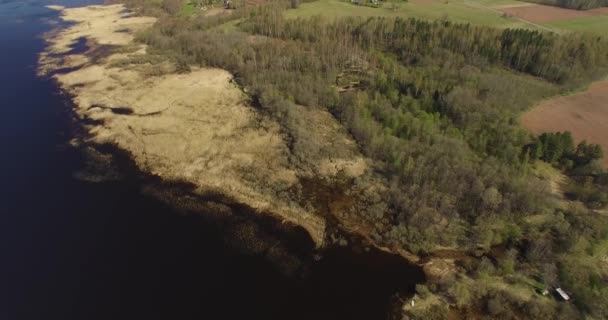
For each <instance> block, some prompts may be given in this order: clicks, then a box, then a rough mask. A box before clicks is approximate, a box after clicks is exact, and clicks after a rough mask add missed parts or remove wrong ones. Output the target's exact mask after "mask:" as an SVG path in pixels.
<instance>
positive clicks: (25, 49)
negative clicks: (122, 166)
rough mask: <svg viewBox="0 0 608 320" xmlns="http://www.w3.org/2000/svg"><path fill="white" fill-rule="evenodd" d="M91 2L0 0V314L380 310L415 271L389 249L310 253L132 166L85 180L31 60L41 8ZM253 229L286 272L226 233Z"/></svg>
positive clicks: (180, 315)
mask: <svg viewBox="0 0 608 320" xmlns="http://www.w3.org/2000/svg"><path fill="white" fill-rule="evenodd" d="M97 2H99V1H93V0H88V1H87V0H56V1H51V0H29V1H23V0H0V48H1V50H0V52H1V53H0V85H1V86H2V88H1V90H0V137H1V138H0V143H1V145H0V148H1V150H2V156H1V157H0V172H1V174H0V199H1V203H0V257H1V259H0V288H1V290H0V319H5V320H13V319H15V320H17V319H19V320H21V319H45V320H46V319H62V320H69V319H78V320H88V319H146V320H149V319H245V318H246V319H386V318H387V312H388V308H389V305H390V304H389V302H390V300H391V297H393V296H394V294H395V293H399V294H401V295H407V294H410V293H412V292H413V289H414V286H415V283H419V282H421V281H422V280H423V278H424V277H423V275H422V272H421V270H420V269H419V268H417V267H415V266H412V265H409V264H407V263H406V262H405V261H404V260H402V259H400V258H398V257H395V256H391V255H387V254H384V253H381V252H379V251H375V250H371V251H365V250H360V251H358V250H352V249H350V248H334V249H329V250H327V251H325V252H322V253H320V255H321V256H322V259H320V260H319V261H315V260H317V259H313V256H314V255H315V254H318V253H316V252H313V251H312V245H311V243H310V240H309V239H307V237H306V236H303V235H302V233H301V232H298V230H297V229H294V230H277V229H276V228H273V227H272V226H271V225H270V226H268V225H266V224H267V223H264V222H263V221H262V222H260V221H256V219H250V218H248V216H247V215H246V214H243V215H239V212H238V208H233V210H237V212H234V214H235V215H236V216H237V218H235V219H233V220H222V221H221V222H211V220H210V219H209V218H208V217H205V216H204V215H201V214H195V213H189V212H184V211H183V210H180V211H178V210H176V209H173V208H171V207H169V206H168V205H166V204H165V203H164V202H161V201H159V200H157V199H156V198H154V197H151V196H147V195H146V194H147V193H145V192H142V190H143V189H145V187H146V185H149V184H150V183H151V182H150V180H149V179H145V178H142V177H141V176H140V175H137V174H132V173H129V174H125V175H122V177H121V178H120V179H105V180H102V181H96V182H92V181H91V180H95V179H84V178H83V174H82V172H86V171H87V170H89V169H87V163H86V162H85V159H84V157H83V153H82V152H81V150H77V149H75V148H72V147H70V146H69V140H70V139H71V137H72V136H73V135H74V131H75V127H77V126H75V125H74V123H73V121H72V119H71V118H72V115H71V113H70V102H69V98H68V97H66V96H64V95H62V94H61V93H60V92H59V91H58V89H57V87H56V85H55V84H54V83H53V82H52V81H51V80H50V79H41V78H38V77H36V63H37V55H38V53H39V52H40V51H41V50H42V49H43V46H44V42H43V40H42V38H41V35H42V34H43V33H44V32H46V31H48V30H50V29H51V28H53V27H56V26H57V25H56V23H57V21H58V19H57V13H56V12H53V11H51V10H49V9H46V8H44V6H45V5H47V4H60V5H65V6H81V5H88V4H94V3H97ZM250 220H251V221H250ZM251 225H254V226H255V228H254V229H256V228H257V229H256V230H258V229H259V230H262V231H260V232H261V233H266V234H267V238H270V239H274V240H276V241H278V243H280V244H281V246H282V247H284V248H288V249H290V250H293V252H291V253H289V254H288V255H287V256H288V257H295V258H294V259H295V260H296V261H297V263H296V266H297V268H295V269H293V270H291V271H290V272H285V270H284V269H282V267H281V266H280V265H281V264H282V263H283V262H284V261H277V259H276V258H275V259H269V254H268V251H269V250H271V249H273V248H274V247H271V248H269V249H267V250H263V252H259V251H255V250H244V249H243V246H239V245H238V242H239V239H234V238H231V237H232V236H233V235H234V234H235V233H234V230H235V229H238V228H239V227H241V226H244V227H249V226H251ZM235 243H236V244H235ZM244 247H247V246H246V245H245V246H244ZM270 256H272V255H270ZM273 257H277V256H276V255H274V256H273ZM279 257H280V256H279ZM317 258H318V257H317Z"/></svg>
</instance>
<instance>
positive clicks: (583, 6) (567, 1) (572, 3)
mask: <svg viewBox="0 0 608 320" xmlns="http://www.w3.org/2000/svg"><path fill="white" fill-rule="evenodd" d="M525 1H527V2H533V3H540V4H546V5H549V6H556V7H562V8H568V9H576V10H590V9H595V8H601V7H608V0H525Z"/></svg>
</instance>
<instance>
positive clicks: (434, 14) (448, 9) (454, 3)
mask: <svg viewBox="0 0 608 320" xmlns="http://www.w3.org/2000/svg"><path fill="white" fill-rule="evenodd" d="M484 1H487V2H498V1H499V2H501V3H507V2H508V3H511V2H514V1H510V0H484ZM287 15H288V17H292V18H293V17H308V16H314V15H321V16H329V17H342V16H361V17H370V16H383V17H418V18H424V19H431V20H436V19H448V20H450V21H454V22H463V23H472V24H478V25H487V26H494V27H501V28H516V27H522V28H523V27H528V28H530V27H531V26H528V25H526V24H525V23H523V22H520V21H517V20H513V19H509V18H504V17H502V16H501V15H500V14H499V13H497V12H493V11H491V10H488V9H485V8H482V7H479V6H475V5H472V4H471V3H470V2H469V1H464V0H449V1H440V0H438V1H434V2H431V3H415V2H392V3H384V4H383V5H382V7H380V8H372V7H366V6H357V5H354V4H351V3H350V2H345V1H340V0H319V1H315V2H309V3H304V4H302V5H301V6H300V8H298V9H296V10H290V11H289V12H288V14H287ZM532 28H533V27H532Z"/></svg>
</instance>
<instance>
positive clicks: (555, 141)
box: [529, 131, 604, 170]
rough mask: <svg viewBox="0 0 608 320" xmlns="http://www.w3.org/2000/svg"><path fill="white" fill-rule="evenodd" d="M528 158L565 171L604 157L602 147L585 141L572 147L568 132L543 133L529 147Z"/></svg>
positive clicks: (572, 140) (572, 143)
mask: <svg viewBox="0 0 608 320" xmlns="http://www.w3.org/2000/svg"><path fill="white" fill-rule="evenodd" d="M529 153H530V158H531V159H532V160H536V159H540V160H543V161H545V162H548V163H551V164H556V165H559V166H560V167H561V168H563V169H565V170H573V169H576V168H581V167H584V166H587V165H589V164H590V163H591V162H592V161H595V160H601V159H602V158H603V157H604V152H603V150H602V147H601V146H600V145H598V144H588V143H587V142H586V141H582V142H580V143H579V144H578V145H577V146H575V145H574V139H573V138H572V134H571V133H570V132H568V131H566V132H558V133H543V134H541V135H540V136H539V137H538V139H536V140H535V141H534V142H533V143H532V144H531V145H530V146H529Z"/></svg>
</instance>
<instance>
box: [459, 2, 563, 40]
mask: <svg viewBox="0 0 608 320" xmlns="http://www.w3.org/2000/svg"><path fill="white" fill-rule="evenodd" d="M464 3H465V4H466V5H468V6H471V7H474V8H482V9H486V10H490V11H493V12H496V13H498V14H500V15H502V14H505V13H508V12H507V11H505V10H511V9H523V10H525V9H527V8H528V7H530V6H517V7H514V6H510V7H506V8H504V9H501V10H498V9H495V8H492V7H489V6H486V5H484V4H482V3H479V2H475V1H470V0H464ZM512 18H513V19H515V20H519V21H521V22H523V23H526V24H529V25H531V26H533V27H536V28H538V29H542V30H545V31H549V32H555V33H557V31H555V30H553V29H551V28H548V27H545V26H542V25H540V24H538V23H534V22H532V21H530V20H527V19H525V18H524V17H520V16H517V15H513V16H512Z"/></svg>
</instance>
